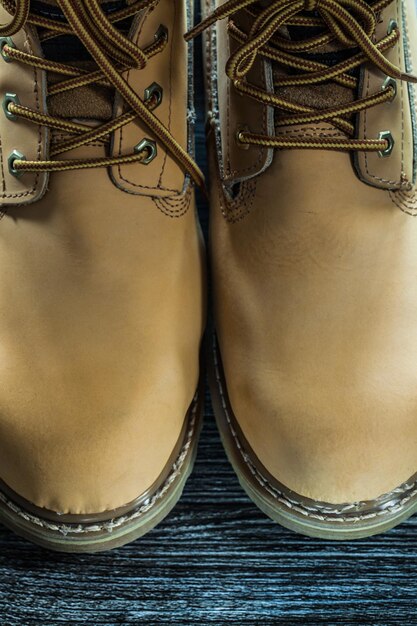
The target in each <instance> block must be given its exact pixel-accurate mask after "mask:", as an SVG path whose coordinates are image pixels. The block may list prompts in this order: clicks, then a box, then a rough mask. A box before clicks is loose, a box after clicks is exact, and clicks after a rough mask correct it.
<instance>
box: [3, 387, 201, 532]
mask: <svg viewBox="0 0 417 626" xmlns="http://www.w3.org/2000/svg"><path fill="white" fill-rule="evenodd" d="M197 407H198V394H196V395H195V396H194V400H193V408H192V411H191V415H190V423H189V427H188V431H187V435H186V438H185V442H184V445H183V447H182V449H181V451H180V454H179V455H178V457H177V459H176V461H175V462H174V464H173V465H172V470H171V472H170V474H169V475H168V477H167V479H166V480H165V482H164V483H163V484H162V485H161V487H160V488H159V489H158V490H157V491H156V492H155V493H154V494H153V496H151V497H149V498H148V499H147V500H146V501H145V502H144V503H143V504H142V505H141V506H140V507H139V508H138V509H135V510H134V511H132V512H131V513H129V514H126V515H123V516H120V517H118V518H115V519H111V520H109V521H107V522H103V523H101V524H79V525H78V526H75V527H73V526H70V525H69V524H54V523H53V522H48V521H47V520H44V519H42V518H40V517H38V516H37V515H33V514H31V513H27V512H26V511H24V510H23V509H21V508H20V507H19V506H18V505H17V504H15V503H14V502H12V501H11V500H9V499H8V498H7V497H6V496H5V495H4V494H3V493H2V492H1V491H0V502H2V503H3V504H4V505H6V506H7V507H8V508H9V509H10V510H11V511H12V512H13V513H14V514H15V515H17V516H19V517H21V518H22V519H25V520H26V521H27V522H30V523H32V524H34V525H36V526H39V527H41V528H46V529H47V530H51V531H55V532H58V533H60V534H63V535H64V536H70V535H71V534H77V535H79V534H83V533H91V532H100V531H108V532H109V533H111V532H112V531H113V530H114V529H115V528H119V527H120V526H123V525H124V524H126V523H128V522H131V521H133V520H135V519H137V518H138V517H140V516H141V515H144V514H146V513H147V512H148V511H149V510H150V509H152V508H153V507H154V506H155V504H157V502H158V500H160V499H161V498H162V497H163V496H164V495H165V493H166V491H167V490H168V489H169V487H170V486H171V484H172V483H173V482H174V481H175V480H177V479H178V478H179V477H180V475H181V473H182V471H183V470H182V468H183V466H184V463H185V461H186V459H187V457H188V455H189V452H190V448H191V444H192V443H193V439H194V436H195V430H196V422H197Z"/></svg>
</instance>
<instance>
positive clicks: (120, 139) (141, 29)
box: [116, 9, 178, 195]
mask: <svg viewBox="0 0 417 626" xmlns="http://www.w3.org/2000/svg"><path fill="white" fill-rule="evenodd" d="M153 10H154V9H151V10H150V11H149V13H148V14H147V15H146V16H145V17H144V19H143V22H142V24H141V26H140V28H139V29H138V33H137V36H136V44H138V42H139V38H140V36H141V34H142V32H143V28H144V26H145V23H146V21H147V19H148V17H149V16H150V14H151V13H152V11H153ZM172 39H173V38H172V37H171V48H170V49H171V60H172V46H173V41H172ZM171 60H170V62H171ZM129 76H130V70H129V71H128V73H127V79H128V80H129ZM171 99H172V90H171V94H170V102H171ZM123 131H124V128H121V129H120V133H119V135H120V136H119V156H120V155H121V154H122V145H123ZM165 155H166V152H165ZM117 171H118V174H119V178H120V179H121V180H122V181H123V182H125V183H127V184H128V185H130V186H132V187H135V188H136V189H147V190H149V189H155V188H156V189H161V190H162V191H169V192H171V193H173V194H177V193H178V189H172V188H171V187H165V186H164V185H161V184H160V181H161V178H162V171H163V169H162V170H161V173H160V176H159V184H158V185H157V186H156V187H155V185H143V184H140V183H135V182H133V181H132V180H129V179H128V178H127V174H126V175H123V174H122V167H121V165H120V164H119V165H118V166H117ZM116 184H117V186H118V187H119V189H122V190H123V191H126V192H127V193H132V194H134V195H135V193H134V192H133V191H129V190H128V189H126V188H125V187H124V186H123V185H122V184H120V183H116Z"/></svg>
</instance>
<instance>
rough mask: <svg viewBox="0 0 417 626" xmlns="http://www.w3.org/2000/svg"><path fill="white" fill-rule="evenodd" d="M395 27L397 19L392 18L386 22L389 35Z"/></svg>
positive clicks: (396, 27)
mask: <svg viewBox="0 0 417 626" xmlns="http://www.w3.org/2000/svg"><path fill="white" fill-rule="evenodd" d="M397 29H398V22H397V20H394V19H392V20H390V21H389V24H388V30H387V33H388V35H391V34H392V33H393V32H394V30H397Z"/></svg>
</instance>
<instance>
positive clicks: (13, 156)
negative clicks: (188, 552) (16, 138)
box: [7, 150, 26, 178]
mask: <svg viewBox="0 0 417 626" xmlns="http://www.w3.org/2000/svg"><path fill="white" fill-rule="evenodd" d="M15 161H26V157H25V155H24V154H22V153H21V152H19V150H13V152H11V153H10V154H9V158H8V159H7V163H8V166H9V172H10V174H11V175H12V176H14V177H15V178H20V177H21V176H22V175H23V174H24V172H23V171H21V170H16V169H15V168H14V162H15Z"/></svg>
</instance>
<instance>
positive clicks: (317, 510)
mask: <svg viewBox="0 0 417 626" xmlns="http://www.w3.org/2000/svg"><path fill="white" fill-rule="evenodd" d="M213 353H214V357H213V358H214V366H215V375H216V383H217V388H218V390H219V394H220V400H221V404H222V409H223V411H224V414H225V417H226V420H227V424H228V426H229V429H230V432H231V434H232V436H233V440H234V442H235V445H236V447H237V449H238V451H239V453H240V455H241V457H242V459H243V461H244V463H245V465H246V466H247V467H248V469H249V471H250V473H251V474H252V475H253V477H254V478H255V479H256V481H257V482H258V484H259V485H260V486H261V487H262V489H264V490H265V491H267V492H268V494H269V495H271V496H272V497H274V498H275V499H276V500H277V501H279V502H280V503H281V504H283V505H284V506H285V507H286V508H288V509H291V510H293V511H296V512H298V513H301V514H302V515H304V516H305V517H311V518H313V519H318V520H320V521H331V522H336V523H338V522H339V523H341V522H345V523H346V522H350V523H355V522H358V521H366V520H370V519H374V518H376V517H382V516H387V515H392V514H393V513H396V512H398V511H401V510H402V509H403V508H404V506H405V504H407V502H409V501H410V500H411V499H412V498H414V497H415V496H416V495H417V488H416V487H417V481H413V482H412V483H403V484H402V485H400V486H399V487H398V488H397V489H394V490H393V491H391V492H390V494H384V496H385V495H391V494H392V495H393V496H396V497H398V496H401V495H402V494H407V495H406V496H404V497H403V498H401V500H400V502H399V504H397V505H394V506H390V507H388V508H386V509H385V508H384V509H379V510H374V511H370V512H369V513H359V512H358V514H357V515H355V516H346V515H344V513H346V512H347V511H352V510H354V509H355V507H356V508H357V507H358V505H360V504H361V503H360V502H354V503H347V504H344V505H340V506H338V505H332V504H330V503H329V504H328V505H325V506H323V505H322V506H316V505H310V506H306V505H305V504H304V503H303V502H302V501H301V500H297V499H296V498H294V497H289V496H288V495H287V494H286V493H284V492H283V491H281V490H279V489H277V488H276V487H275V486H274V485H271V483H270V482H269V481H268V479H267V478H266V477H265V476H264V475H263V474H262V473H261V472H260V471H259V470H258V468H257V467H256V466H255V465H254V464H253V463H252V461H251V459H250V457H249V455H248V454H247V452H246V451H245V450H244V448H243V447H242V444H241V443H240V440H239V438H238V435H237V433H236V430H235V428H234V427H233V423H232V420H231V417H230V414H229V410H228V407H227V402H226V398H225V392H224V389H223V383H222V378H221V375H220V370H219V362H218V357H217V351H216V348H215V347H213ZM369 503H370V504H375V506H379V505H380V499H376V500H372V501H370V502H369Z"/></svg>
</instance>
